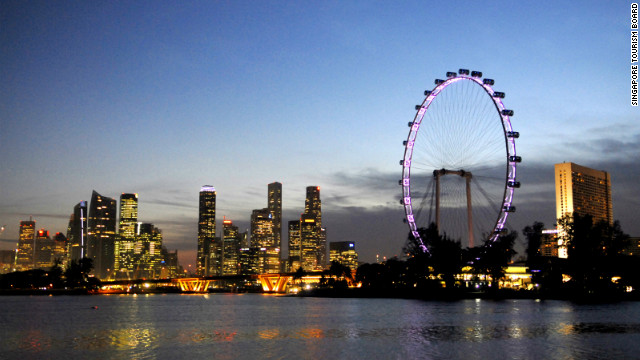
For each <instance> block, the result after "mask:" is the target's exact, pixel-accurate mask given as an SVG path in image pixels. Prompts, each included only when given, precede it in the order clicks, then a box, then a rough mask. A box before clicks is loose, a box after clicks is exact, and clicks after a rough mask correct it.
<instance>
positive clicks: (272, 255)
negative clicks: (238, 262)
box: [251, 208, 280, 273]
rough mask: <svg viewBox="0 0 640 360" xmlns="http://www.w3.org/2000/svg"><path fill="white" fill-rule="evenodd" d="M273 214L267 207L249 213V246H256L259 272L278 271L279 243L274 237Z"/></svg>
mask: <svg viewBox="0 0 640 360" xmlns="http://www.w3.org/2000/svg"><path fill="white" fill-rule="evenodd" d="M273 228H274V223H273V216H272V215H271V212H270V211H269V209H268V208H264V209H257V210H253V212H252V213H251V247H252V248H258V250H257V252H258V257H259V264H260V265H259V269H260V270H259V272H260V273H278V272H280V244H278V243H276V241H275V238H274V230H273Z"/></svg>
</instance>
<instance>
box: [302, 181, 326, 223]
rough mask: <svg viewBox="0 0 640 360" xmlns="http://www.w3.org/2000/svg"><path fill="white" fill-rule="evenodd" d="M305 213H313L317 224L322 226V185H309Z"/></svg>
mask: <svg viewBox="0 0 640 360" xmlns="http://www.w3.org/2000/svg"><path fill="white" fill-rule="evenodd" d="M304 213H305V214H307V215H313V217H314V218H315V219H316V225H317V226H318V227H322V201H320V186H307V197H306V198H305V200H304Z"/></svg>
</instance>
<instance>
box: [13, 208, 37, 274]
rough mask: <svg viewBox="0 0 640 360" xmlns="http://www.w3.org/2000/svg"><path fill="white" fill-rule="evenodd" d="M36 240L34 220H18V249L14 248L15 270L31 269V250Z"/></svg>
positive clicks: (32, 250)
mask: <svg viewBox="0 0 640 360" xmlns="http://www.w3.org/2000/svg"><path fill="white" fill-rule="evenodd" d="M35 241H36V222H35V221H33V219H30V220H29V221H20V236H19V239H18V249H17V250H16V270H18V271H25V270H31V269H33V252H34V248H35Z"/></svg>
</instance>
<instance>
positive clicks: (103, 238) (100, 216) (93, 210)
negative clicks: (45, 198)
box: [87, 190, 117, 279]
mask: <svg viewBox="0 0 640 360" xmlns="http://www.w3.org/2000/svg"><path fill="white" fill-rule="evenodd" d="M116 208H117V205H116V200H114V199H112V198H109V197H106V196H102V195H100V194H98V193H97V192H96V191H95V190H94V191H93V194H92V195H91V204H90V207H89V218H88V225H89V233H88V246H87V257H88V258H90V259H92V260H93V268H94V272H95V274H96V276H97V277H98V278H100V279H106V278H108V277H109V276H110V272H111V271H112V270H113V269H114V260H115V256H114V254H115V237H116V215H117V213H116Z"/></svg>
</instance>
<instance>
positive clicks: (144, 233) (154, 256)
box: [134, 223, 164, 279]
mask: <svg viewBox="0 0 640 360" xmlns="http://www.w3.org/2000/svg"><path fill="white" fill-rule="evenodd" d="M136 242H137V243H139V244H140V247H141V252H140V255H138V256H139V261H138V263H137V264H136V268H135V270H134V274H135V278H148V279H156V278H159V277H160V274H161V272H162V271H161V270H162V265H163V264H162V262H163V261H164V256H163V254H162V231H160V229H158V228H157V227H155V226H154V225H153V224H148V223H141V224H140V226H139V234H138V235H137V236H136Z"/></svg>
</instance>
